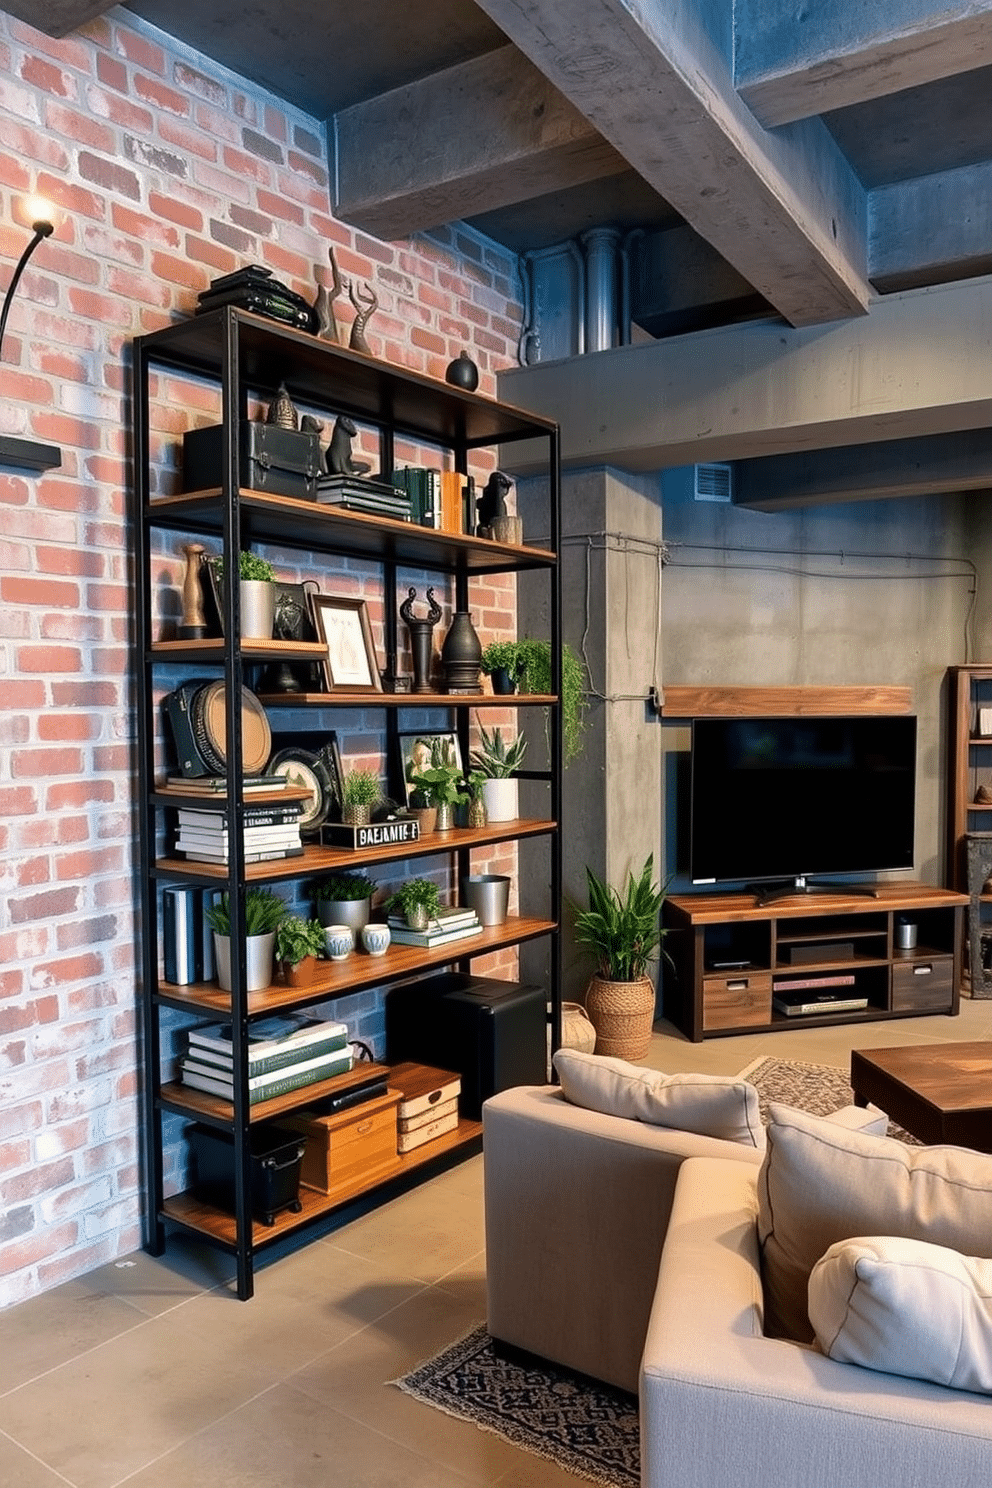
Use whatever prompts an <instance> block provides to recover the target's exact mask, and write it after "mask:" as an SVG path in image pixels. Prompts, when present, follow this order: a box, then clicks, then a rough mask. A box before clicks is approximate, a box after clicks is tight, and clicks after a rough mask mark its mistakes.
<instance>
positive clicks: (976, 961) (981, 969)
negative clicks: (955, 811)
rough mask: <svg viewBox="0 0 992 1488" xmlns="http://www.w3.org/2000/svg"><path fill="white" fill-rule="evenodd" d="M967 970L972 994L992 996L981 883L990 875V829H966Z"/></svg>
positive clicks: (991, 849) (991, 972) (991, 869)
mask: <svg viewBox="0 0 992 1488" xmlns="http://www.w3.org/2000/svg"><path fill="white" fill-rule="evenodd" d="M967 842H968V849H967V850H968V896H969V899H970V903H969V905H968V972H969V976H970V978H971V995H972V997H974V998H985V997H992V968H986V966H985V964H984V961H983V958H982V886H983V885H984V884H985V882H986V881H987V879H988V878H989V877H990V876H992V832H969V833H968V838H967Z"/></svg>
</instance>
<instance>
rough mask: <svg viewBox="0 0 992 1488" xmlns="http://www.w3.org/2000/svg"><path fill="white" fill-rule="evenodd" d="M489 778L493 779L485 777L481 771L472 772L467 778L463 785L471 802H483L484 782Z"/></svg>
mask: <svg viewBox="0 0 992 1488" xmlns="http://www.w3.org/2000/svg"><path fill="white" fill-rule="evenodd" d="M487 778H490V779H491V778H492V777H491V776H490V777H487V776H485V775H483V773H482V771H481V770H472V771H471V772H470V773H469V774H468V775H467V776H466V777H465V779H464V781H463V782H462V783H463V785H464V786H465V789H466V791H467V792H468V799H469V800H470V801H481V800H482V782H483V781H484V780H485V779H487Z"/></svg>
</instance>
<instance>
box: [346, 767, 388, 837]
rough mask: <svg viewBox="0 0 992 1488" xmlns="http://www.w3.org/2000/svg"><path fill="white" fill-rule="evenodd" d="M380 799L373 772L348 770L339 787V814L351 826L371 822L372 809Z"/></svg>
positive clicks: (377, 779) (376, 777)
mask: <svg viewBox="0 0 992 1488" xmlns="http://www.w3.org/2000/svg"><path fill="white" fill-rule="evenodd" d="M381 799H382V791H381V789H380V786H379V777H378V775H377V774H376V772H375V771H374V770H349V771H348V773H347V775H346V776H345V777H344V783H343V785H342V787H341V814H342V816H343V817H344V820H345V821H346V822H349V823H351V824H352V825H353V826H362V825H364V824H365V823H366V822H369V821H371V820H372V808H373V806H377V805H378V803H379V801H380V800H381Z"/></svg>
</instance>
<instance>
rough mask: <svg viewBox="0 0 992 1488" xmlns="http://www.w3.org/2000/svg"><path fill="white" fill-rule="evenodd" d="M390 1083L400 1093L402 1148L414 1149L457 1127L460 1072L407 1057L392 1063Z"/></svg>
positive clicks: (392, 1088) (398, 1115)
mask: <svg viewBox="0 0 992 1488" xmlns="http://www.w3.org/2000/svg"><path fill="white" fill-rule="evenodd" d="M389 1087H390V1089H391V1090H395V1091H396V1092H397V1094H398V1095H399V1097H400V1103H399V1109H398V1111H397V1121H398V1129H397V1147H398V1150H399V1151H400V1152H412V1151H413V1150H414V1148H416V1147H423V1146H424V1145H425V1144H426V1143H427V1142H433V1141H434V1140H435V1138H437V1137H441V1136H444V1134H445V1132H449V1131H454V1130H455V1128H456V1127H457V1125H458V1096H459V1093H460V1091H461V1076H460V1075H456V1074H454V1073H452V1071H451V1070H442V1069H435V1068H434V1066H433V1065H429V1064H416V1063H414V1062H412V1061H407V1062H406V1063H405V1064H394V1065H393V1066H392V1067H391V1069H390V1071H389Z"/></svg>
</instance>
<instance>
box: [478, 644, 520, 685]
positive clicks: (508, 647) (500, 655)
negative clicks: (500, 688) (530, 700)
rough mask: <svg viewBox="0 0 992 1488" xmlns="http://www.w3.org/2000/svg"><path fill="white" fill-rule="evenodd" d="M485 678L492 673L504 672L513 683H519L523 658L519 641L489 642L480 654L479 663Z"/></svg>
mask: <svg viewBox="0 0 992 1488" xmlns="http://www.w3.org/2000/svg"><path fill="white" fill-rule="evenodd" d="M479 665H480V666H481V668H482V670H483V671H484V672H485V673H486V675H487V676H492V674H493V672H499V671H503V672H506V673H507V674H508V675H509V676H510V677H511V678H512V679H513V681H514V682H519V681H520V676H521V674H522V672H523V656H522V655H521V650H520V642H519V641H490V643H489V645H488V646H486V647H485V648H484V650H483V652H482V660H481V662H480V663H479Z"/></svg>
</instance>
